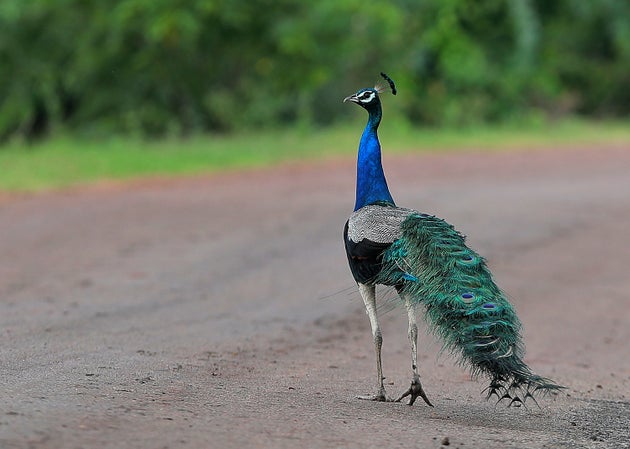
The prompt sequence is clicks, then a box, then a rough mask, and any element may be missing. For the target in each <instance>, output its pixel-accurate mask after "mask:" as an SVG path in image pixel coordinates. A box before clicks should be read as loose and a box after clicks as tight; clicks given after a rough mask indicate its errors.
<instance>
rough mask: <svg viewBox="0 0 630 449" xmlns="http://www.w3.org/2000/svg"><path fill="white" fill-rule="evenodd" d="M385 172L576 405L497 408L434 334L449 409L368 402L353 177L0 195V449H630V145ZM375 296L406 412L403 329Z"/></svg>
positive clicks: (294, 173) (394, 384)
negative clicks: (434, 223) (352, 249)
mask: <svg viewBox="0 0 630 449" xmlns="http://www.w3.org/2000/svg"><path fill="white" fill-rule="evenodd" d="M384 165H385V171H386V173H387V175H388V180H389V184H390V188H391V190H392V194H393V195H394V198H396V200H397V202H398V204H400V205H401V206H406V207H413V208H416V209H419V210H421V211H423V212H427V213H432V214H436V215H438V216H441V217H442V218H445V219H446V220H447V221H449V222H451V223H453V224H454V225H455V226H456V227H457V228H458V229H459V230H460V231H461V232H462V233H464V234H466V235H467V236H468V242H469V244H470V245H471V246H472V247H473V248H475V249H477V250H478V251H479V252H480V253H481V254H483V255H484V256H485V257H486V258H487V259H488V263H489V265H490V268H491V269H492V270H493V273H494V275H495V278H496V280H497V282H498V284H499V285H500V286H501V287H502V288H503V289H504V290H505V291H506V292H507V293H508V295H509V296H510V297H511V298H512V300H513V302H514V304H515V306H516V308H517V311H518V313H519V316H520V318H521V320H522V321H523V325H524V336H525V342H526V346H527V356H526V361H527V362H528V363H529V364H530V366H531V367H532V368H533V369H534V370H535V371H536V372H538V373H539V374H542V375H545V376H548V377H551V378H552V379H554V380H556V381H557V382H560V383H562V384H563V385H566V386H567V387H568V388H567V390H566V391H564V392H562V393H561V394H558V395H556V396H555V397H551V398H547V399H543V400H541V401H539V402H540V408H537V407H535V406H530V407H528V408H524V407H520V408H514V407H512V408H506V407H504V406H501V405H499V406H495V404H494V403H493V402H486V401H485V400H484V397H483V396H482V395H481V391H482V390H483V388H485V386H486V382H485V380H484V379H479V380H474V379H471V378H470V376H469V375H468V374H467V372H466V370H465V369H463V368H461V367H460V366H458V365H457V364H456V362H455V361H454V360H453V359H452V358H450V357H449V356H448V355H447V354H442V355H440V354H439V352H440V344H439V342H437V341H436V340H435V339H434V338H433V337H432V336H431V335H428V334H426V332H425V330H426V327H424V325H423V328H422V329H421V331H420V345H419V360H420V370H421V374H422V376H423V377H422V378H423V385H424V387H425V390H426V392H427V394H428V396H429V398H430V399H431V400H432V402H433V403H434V404H435V408H429V407H427V406H426V405H424V404H423V403H422V401H419V402H416V405H414V406H413V407H409V406H407V405H406V404H402V403H373V402H368V401H360V400H357V399H355V395H358V394H367V393H372V392H373V391H374V388H375V385H374V383H375V380H374V377H375V367H374V359H373V348H372V339H371V335H370V331H369V323H368V320H367V317H366V316H365V313H364V311H363V305H362V303H361V300H360V298H359V296H358V293H357V292H356V288H355V286H354V285H353V283H352V280H351V276H350V273H349V270H348V268H347V266H346V261H345V255H344V251H343V244H342V240H341V233H342V227H343V223H344V222H345V220H346V217H347V216H348V214H349V213H350V212H351V209H352V205H353V204H354V173H355V168H354V161H352V160H346V159H344V160H334V161H325V162H319V163H313V164H289V165H284V166H282V167H279V168H274V169H266V170H254V171H248V172H241V173H232V174H223V175H218V176H207V177H206V176H200V177H195V178H187V179H176V180H149V181H141V182H133V183H125V184H103V185H98V186H92V187H86V188H80V189H79V188H78V189H73V190H67V191H64V192H57V193H46V194H40V195H35V196H21V197H15V196H14V197H7V196H5V197H4V198H2V199H1V200H0V255H1V256H0V336H1V339H0V341H1V344H0V448H3V449H4V448H46V449H48V448H51V449H52V448H64V449H65V448H71V449H72V448H217V449H218V448H226V449H229V448H250V449H257V448H363V449H365V448H398V447H400V448H406V449H414V448H446V447H448V448H460V449H469V448H623V447H626V448H627V447H630V430H629V428H630V145H616V146H615V145H612V146H607V147H589V148H586V147H585V148H572V149H567V148H562V149H533V150H529V151H522V150H512V151H509V152H474V151H468V152H462V153H455V152H451V153H446V154H420V155H405V156H392V155H387V154H386V155H385V159H384ZM0 176H1V175H0ZM381 296H382V297H383V298H384V299H385V301H384V302H383V305H382V307H381V312H382V327H383V338H384V349H383V351H384V353H383V357H384V371H385V376H387V378H386V387H387V389H388V393H389V394H390V395H391V396H396V395H399V394H400V393H401V392H403V391H404V390H406V389H407V387H408V384H409V381H410V380H411V371H410V366H409V365H410V361H409V348H408V342H407V337H406V332H407V328H406V326H407V323H406V316H405V313H404V310H403V308H399V307H394V306H395V300H394V299H395V297H394V295H393V294H392V292H391V291H388V290H381Z"/></svg>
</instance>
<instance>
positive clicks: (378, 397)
mask: <svg viewBox="0 0 630 449" xmlns="http://www.w3.org/2000/svg"><path fill="white" fill-rule="evenodd" d="M356 398H357V399H362V400H364V401H376V402H392V399H391V398H388V397H387V395H386V394H385V388H381V389H380V390H379V391H378V393H376V394H368V395H362V396H357V397H356Z"/></svg>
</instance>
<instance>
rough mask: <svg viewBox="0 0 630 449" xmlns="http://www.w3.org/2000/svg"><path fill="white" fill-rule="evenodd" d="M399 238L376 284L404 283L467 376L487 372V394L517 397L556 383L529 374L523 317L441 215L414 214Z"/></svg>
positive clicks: (552, 387) (405, 291) (554, 387)
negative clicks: (519, 317) (460, 363)
mask: <svg viewBox="0 0 630 449" xmlns="http://www.w3.org/2000/svg"><path fill="white" fill-rule="evenodd" d="M401 230H402V234H401V237H400V238H399V239H398V240H396V241H395V242H394V243H393V244H392V245H391V246H390V248H389V249H388V250H387V251H386V252H385V254H384V255H383V269H382V271H381V273H380V274H379V276H378V279H377V281H378V283H382V284H387V285H402V286H403V287H402V292H403V294H407V295H410V296H411V297H412V298H414V299H415V300H417V301H418V302H419V303H421V304H423V305H424V306H425V308H426V316H427V318H428V322H429V325H430V327H431V329H432V330H433V332H434V333H435V334H436V335H437V336H438V337H440V338H441V340H442V341H443V342H444V349H446V350H448V351H450V352H452V353H454V354H456V355H459V356H460V361H461V362H462V364H465V365H469V366H470V367H471V370H472V373H473V375H475V376H476V375H479V374H481V375H487V376H488V377H490V379H491V380H490V386H489V387H488V389H487V391H488V398H490V397H491V396H496V397H497V399H498V400H499V401H500V400H503V399H507V400H509V401H510V404H512V403H515V402H516V403H522V402H524V401H525V400H526V399H528V398H532V399H533V395H534V394H535V393H537V392H549V391H553V390H558V389H560V388H562V387H560V386H558V385H556V384H555V383H553V382H552V381H550V380H548V379H545V378H543V377H540V376H537V375H536V374H533V373H532V372H531V370H530V369H529V367H528V366H527V365H526V364H525V362H524V361H523V354H524V347H523V343H522V341H521V335H520V329H521V323H520V321H519V319H518V317H517V316H516V313H515V311H514V309H513V307H512V305H511V304H510V303H509V302H508V300H507V298H506V297H505V294H504V293H503V292H502V291H501V290H500V289H499V288H498V287H497V285H496V284H495V283H494V281H493V280H492V275H491V273H490V271H489V270H488V268H487V267H486V263H485V261H484V259H483V258H482V257H481V256H479V255H478V254H477V253H476V252H474V251H473V250H471V249H470V248H468V247H467V246H466V244H465V239H464V237H463V236H462V235H461V234H460V233H459V232H457V231H456V230H455V229H454V228H453V226H451V225H450V224H448V223H447V222H445V221H444V220H441V219H439V218H436V217H433V216H428V215H424V214H412V215H410V216H409V217H408V218H407V219H405V221H404V222H403V223H402V225H401Z"/></svg>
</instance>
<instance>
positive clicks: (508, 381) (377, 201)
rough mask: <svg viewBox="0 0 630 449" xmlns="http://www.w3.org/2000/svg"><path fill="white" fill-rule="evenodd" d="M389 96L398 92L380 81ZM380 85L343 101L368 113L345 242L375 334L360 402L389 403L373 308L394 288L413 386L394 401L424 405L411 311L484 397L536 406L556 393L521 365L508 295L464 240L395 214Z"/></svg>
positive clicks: (444, 226) (426, 220) (445, 226)
mask: <svg viewBox="0 0 630 449" xmlns="http://www.w3.org/2000/svg"><path fill="white" fill-rule="evenodd" d="M381 76H382V77H383V78H384V79H385V80H386V81H387V83H388V84H389V88H390V89H391V92H392V94H394V95H396V86H395V84H394V82H393V81H392V80H391V78H389V77H388V76H387V75H386V74H384V73H381ZM386 90H387V86H386V85H379V84H377V86H376V87H374V88H371V87H369V88H364V89H360V90H359V91H358V92H357V93H355V94H353V95H350V96H348V97H346V98H345V99H344V100H343V101H344V102H347V101H349V102H352V103H356V104H358V105H359V106H361V107H362V108H364V109H365V110H367V112H368V115H369V116H368V121H367V125H366V126H365V129H364V131H363V134H362V135H361V141H360V143H359V150H358V161H357V183H356V202H355V205H354V211H353V212H352V214H351V215H350V217H349V219H348V220H347V222H346V224H345V226H344V231H343V238H344V243H345V249H346V254H347V256H348V263H349V265H350V271H351V272H352V276H353V277H354V279H355V281H356V283H357V285H358V289H359V292H360V295H361V297H362V299H363V302H364V304H365V309H366V311H367V315H368V318H369V321H370V326H371V329H372V337H373V340H374V348H375V352H376V371H377V391H376V394H374V395H367V396H357V397H358V398H359V399H369V400H375V401H391V400H392V399H389V398H388V397H387V395H386V392H385V387H384V385H383V380H384V377H383V368H382V362H381V347H382V344H383V338H382V335H381V330H380V327H379V321H378V316H377V306H376V286H377V285H378V284H381V285H386V286H391V287H393V288H395V290H396V291H397V293H398V295H399V296H400V298H401V300H402V303H403V304H404V306H405V308H406V311H407V317H408V322H409V327H408V338H409V341H410V344H411V369H412V381H411V386H410V387H409V389H408V390H407V391H405V392H404V393H403V394H402V395H401V396H400V397H399V398H398V399H396V402H400V401H401V400H402V399H403V398H405V397H407V396H410V399H409V402H408V403H409V405H413V403H414V401H415V400H416V399H417V398H418V396H420V397H422V399H423V400H424V401H425V402H426V403H427V404H428V405H429V406H431V407H432V406H433V405H432V404H431V401H430V400H429V398H428V397H427V395H426V393H425V391H424V389H423V387H422V384H421V383H420V375H419V372H418V355H417V353H418V350H417V345H418V344H417V340H418V326H417V321H416V309H417V307H418V305H422V306H424V309H425V316H426V319H427V322H428V325H429V329H430V330H431V331H432V332H433V333H434V334H435V335H436V336H437V337H438V338H439V339H440V340H441V341H442V342H443V345H444V349H445V350H447V351H448V352H450V353H452V354H454V355H456V356H458V359H459V361H460V363H461V364H463V365H466V366H468V367H469V368H470V370H471V374H472V375H473V376H474V377H478V376H479V375H482V376H487V377H489V379H490V383H489V386H488V387H487V389H486V390H485V391H487V398H491V397H493V396H495V397H496V399H497V401H498V402H500V401H503V400H507V401H508V404H509V405H522V404H524V403H525V401H526V400H527V399H531V400H533V401H534V402H535V401H536V399H535V396H536V395H537V393H541V394H544V393H549V392H553V391H556V390H559V389H561V388H563V387H561V386H560V385H557V384H556V383H554V382H553V381H551V380H549V379H547V378H544V377H541V376H538V375H536V374H534V373H533V372H532V371H531V370H530V368H529V367H528V366H527V365H526V364H525V362H524V361H523V356H524V346H523V342H522V338H521V335H520V330H521V323H520V321H519V319H518V317H517V316H516V313H515V311H514V308H513V307H512V305H511V304H510V302H509V301H508V299H507V298H506V295H505V294H504V293H503V292H502V291H501V290H500V289H499V287H497V285H496V284H495V283H494V281H493V279H492V275H491V273H490V271H489V270H488V268H487V266H486V262H485V260H484V258H483V257H481V256H480V255H479V254H477V253H476V252H475V251H473V250H472V249H470V248H469V247H468V246H467V245H466V243H465V237H464V236H463V235H462V234H460V233H459V232H458V231H457V230H455V228H454V227H453V226H452V225H450V224H449V223H447V222H446V221H444V220H442V219H440V218H438V217H436V216H433V215H428V214H425V213H420V212H418V211H416V210H413V209H406V208H402V207H398V206H396V204H395V203H394V199H393V198H392V195H391V194H390V192H389V188H388V186H387V181H386V179H385V173H384V172H383V166H382V164H381V145H380V143H379V139H378V134H377V130H378V127H379V124H380V123H381V117H382V109H381V101H380V98H379V94H382V93H383V92H385V91H386Z"/></svg>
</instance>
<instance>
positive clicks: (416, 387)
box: [396, 294, 433, 407]
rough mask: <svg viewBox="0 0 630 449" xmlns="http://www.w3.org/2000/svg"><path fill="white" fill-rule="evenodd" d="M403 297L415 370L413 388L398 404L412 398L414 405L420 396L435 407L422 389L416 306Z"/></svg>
mask: <svg viewBox="0 0 630 449" xmlns="http://www.w3.org/2000/svg"><path fill="white" fill-rule="evenodd" d="M401 296H402V298H403V300H404V301H405V308H406V309H407V318H408V320H409V328H408V331H407V335H408V336H409V342H410V343H411V369H412V370H413V378H412V379H411V386H410V387H409V389H408V390H407V391H406V392H405V393H403V395H402V396H401V397H399V398H398V399H397V400H396V402H400V401H401V400H402V399H403V398H405V397H407V396H411V398H409V405H413V403H414V402H415V401H416V399H417V398H418V396H420V397H421V398H422V399H424V402H426V403H427V404H428V405H430V406H431V407H433V404H431V401H429V398H427V395H426V394H425V392H424V390H423V389H422V384H421V383H420V374H418V323H417V321H416V305H415V303H414V302H413V301H412V300H411V298H409V296H407V295H405V294H402V295H401Z"/></svg>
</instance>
